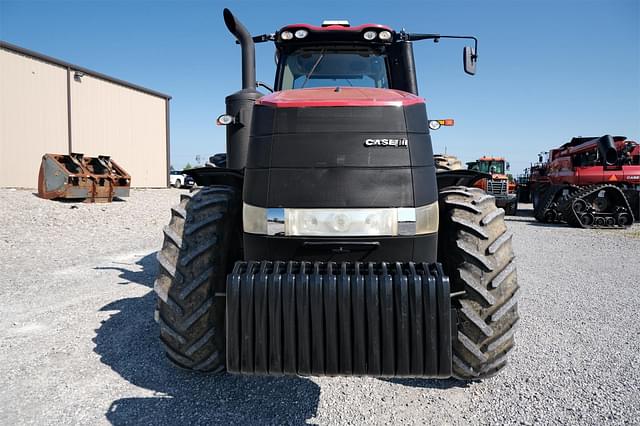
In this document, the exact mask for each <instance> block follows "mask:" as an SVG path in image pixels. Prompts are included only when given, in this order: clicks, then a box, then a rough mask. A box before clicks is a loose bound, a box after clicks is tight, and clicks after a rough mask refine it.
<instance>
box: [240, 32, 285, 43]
mask: <svg viewBox="0 0 640 426" xmlns="http://www.w3.org/2000/svg"><path fill="white" fill-rule="evenodd" d="M251 38H252V39H253V42H254V43H264V42H266V41H274V40H275V39H276V33H271V34H260V35H257V36H253V37H251ZM236 44H240V42H239V41H238V40H236Z"/></svg>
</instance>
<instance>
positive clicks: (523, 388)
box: [0, 189, 640, 425]
mask: <svg viewBox="0 0 640 426" xmlns="http://www.w3.org/2000/svg"><path fill="white" fill-rule="evenodd" d="M178 194H179V191H178V190H146V191H142V190H137V191H133V192H132V196H131V197H130V198H129V199H127V200H126V201H124V202H114V203H112V204H95V205H90V204H75V203H61V202H52V201H46V200H41V199H39V198H37V197H35V196H34V195H33V194H32V192H31V191H12V190H5V189H1V190H0V206H1V207H0V211H1V213H2V214H1V215H0V295H1V296H2V300H3V303H2V305H0V361H1V363H0V424H7V425H8V424H27V423H37V424H61V423H63V424H66V423H71V424H79V423H81V424H97V423H108V422H110V423H114V424H127V423H128V424H158V423H162V424H187V423H202V424H211V423H257V424H265V423H305V422H307V423H321V424H327V423H418V424H423V423H427V424H510V423H515V424H539V423H544V424H547V423H554V424H594V425H595V424H597V425H601V424H605V423H611V424H624V423H630V424H638V423H639V422H640V420H639V419H640V372H639V371H640V370H639V369H638V365H640V322H639V321H638V319H637V311H638V307H639V306H640V291H639V290H640V288H639V286H640V282H639V281H640V280H639V277H640V274H639V270H638V255H640V226H639V225H635V226H634V227H632V228H631V229H629V230H626V231H585V230H580V229H572V228H568V227H565V226H544V225H540V224H537V223H536V222H535V221H534V220H533V218H532V217H530V215H531V210H530V206H527V205H524V206H523V207H524V209H523V211H521V212H520V215H521V216H518V217H515V218H510V219H508V223H509V226H510V227H511V228H512V230H513V231H514V240H513V241H514V248H515V250H516V254H517V256H518V277H519V282H520V285H521V286H522V287H523V289H524V293H523V296H522V299H521V301H520V314H521V317H522V318H521V321H520V330H519V333H518V334H517V336H516V339H517V347H516V349H515V350H514V351H513V352H512V354H513V356H512V358H511V364H510V366H509V367H508V368H507V369H506V370H505V371H504V372H503V374H501V375H499V376H498V377H495V378H493V379H490V380H486V381H484V382H478V383H472V384H465V383H462V382H457V381H455V380H445V381H433V380H380V379H373V378H365V379H361V378H260V377H253V378H252V377H238V376H231V375H223V376H204V375H197V374H191V373H189V372H185V371H181V370H177V369H175V368H173V367H172V366H170V365H169V364H168V362H167V361H166V360H165V358H164V356H163V354H162V350H161V348H160V345H159V342H158V339H157V333H158V331H157V328H156V324H155V323H154V322H153V307H154V295H153V292H152V287H153V280H154V276H155V273H156V262H155V252H156V250H157V249H158V248H159V247H160V244H161V229H162V227H163V226H164V225H165V223H166V222H167V221H168V219H169V207H170V206H171V205H173V204H174V203H175V202H177V200H178ZM527 208H529V210H527Z"/></svg>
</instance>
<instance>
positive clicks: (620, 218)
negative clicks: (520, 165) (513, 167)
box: [530, 135, 640, 229]
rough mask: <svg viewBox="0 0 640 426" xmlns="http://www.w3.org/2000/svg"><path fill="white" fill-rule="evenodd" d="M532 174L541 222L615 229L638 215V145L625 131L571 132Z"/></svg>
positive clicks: (630, 222) (639, 184)
mask: <svg viewBox="0 0 640 426" xmlns="http://www.w3.org/2000/svg"><path fill="white" fill-rule="evenodd" d="M530 180H531V191H532V193H531V195H532V199H533V201H534V216H535V218H536V219H537V220H538V221H540V222H544V223H557V222H565V223H568V224H569V225H572V226H576V227H582V228H612V229H615V228H626V227H628V226H630V225H631V224H632V223H633V222H634V220H640V145H638V143H637V142H634V141H631V140H628V139H627V138H626V137H625V136H610V135H604V136H601V137H575V138H572V139H571V140H570V141H569V142H567V143H565V144H563V145H562V146H560V147H559V148H557V149H552V150H551V151H549V155H548V160H547V161H546V162H544V163H543V162H542V161H540V164H538V165H537V166H536V167H535V169H532V173H531V177H530Z"/></svg>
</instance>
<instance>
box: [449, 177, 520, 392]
mask: <svg viewBox="0 0 640 426" xmlns="http://www.w3.org/2000/svg"><path fill="white" fill-rule="evenodd" d="M440 215H441V219H440V220H441V226H440V231H439V234H438V261H439V262H441V263H442V265H443V268H444V271H445V273H446V274H447V275H448V276H449V279H450V281H451V293H452V295H453V296H452V301H451V302H452V306H455V307H456V310H457V320H458V325H457V339H454V342H453V375H454V377H456V378H458V379H462V380H477V379H484V378H488V377H491V376H493V375H495V374H496V373H498V372H499V371H500V370H501V369H502V368H504V367H505V365H506V364H507V355H508V353H509V351H510V350H511V349H512V348H513V346H514V339H513V336H514V333H515V330H516V327H517V323H518V306H517V300H518V296H519V290H518V284H517V279H516V267H515V263H514V254H513V249H512V247H511V232H510V231H509V230H508V229H507V227H506V224H505V222H504V210H502V209H500V208H498V207H496V205H495V199H494V197H493V196H491V195H487V194H486V193H485V192H484V191H482V190H481V189H478V188H468V187H460V186H458V187H448V188H444V189H443V190H442V191H441V192H440ZM456 293H459V295H458V296H457V297H456Z"/></svg>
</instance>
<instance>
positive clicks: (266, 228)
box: [242, 202, 438, 237]
mask: <svg viewBox="0 0 640 426" xmlns="http://www.w3.org/2000/svg"><path fill="white" fill-rule="evenodd" d="M242 218H243V228H244V231H245V232H247V233H250V234H262V235H286V236H312V237H322V236H342V237H366V236H395V235H422V234H430V233H433V232H437V231H438V203H437V202H435V203H432V204H428V205H426V206H421V207H417V208H413V207H401V208H380V209H376V208H372V209H295V208H293V209H292V208H263V207H256V206H252V205H250V204H246V203H245V204H244V208H243V211H242Z"/></svg>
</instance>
